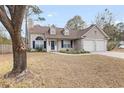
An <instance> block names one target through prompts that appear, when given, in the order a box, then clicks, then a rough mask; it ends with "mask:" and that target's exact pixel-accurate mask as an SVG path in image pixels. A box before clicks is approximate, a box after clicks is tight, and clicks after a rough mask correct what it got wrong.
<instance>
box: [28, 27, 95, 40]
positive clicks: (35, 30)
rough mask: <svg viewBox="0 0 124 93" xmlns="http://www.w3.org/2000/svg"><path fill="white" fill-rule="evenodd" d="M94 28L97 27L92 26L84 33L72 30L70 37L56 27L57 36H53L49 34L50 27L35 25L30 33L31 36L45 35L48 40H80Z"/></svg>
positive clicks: (84, 30) (62, 29)
mask: <svg viewBox="0 0 124 93" xmlns="http://www.w3.org/2000/svg"><path fill="white" fill-rule="evenodd" d="M93 26H95V25H91V26H90V27H88V28H86V29H83V30H82V31H74V30H71V31H69V35H64V34H63V31H64V28H58V27H56V34H55V35H51V34H50V33H49V30H50V28H49V27H48V26H40V25H35V26H33V27H32V28H30V29H29V33H30V34H44V35H45V37H46V38H57V39H79V38H81V36H82V35H84V34H85V33H86V32H88V31H89V30H90V29H91V28H92V27H93Z"/></svg>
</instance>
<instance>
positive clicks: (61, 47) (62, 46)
mask: <svg viewBox="0 0 124 93" xmlns="http://www.w3.org/2000/svg"><path fill="white" fill-rule="evenodd" d="M61 48H63V40H61Z"/></svg>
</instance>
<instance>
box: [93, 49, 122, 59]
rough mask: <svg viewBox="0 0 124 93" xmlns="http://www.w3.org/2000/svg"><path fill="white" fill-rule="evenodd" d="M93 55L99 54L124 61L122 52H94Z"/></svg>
mask: <svg viewBox="0 0 124 93" xmlns="http://www.w3.org/2000/svg"><path fill="white" fill-rule="evenodd" d="M92 54H99V55H104V56H110V57H117V58H122V59H124V53H122V52H113V51H106V52H94V53H92Z"/></svg>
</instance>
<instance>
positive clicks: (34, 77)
mask: <svg viewBox="0 0 124 93" xmlns="http://www.w3.org/2000/svg"><path fill="white" fill-rule="evenodd" d="M11 68H12V55H11V54H5V55H3V56H2V55H0V87H124V60H122V59H117V58H111V57H105V56H99V55H77V56H71V55H57V54H50V53H28V69H29V70H30V71H31V73H32V74H30V75H28V76H27V77H26V78H25V79H24V80H23V81H21V82H16V81H14V80H12V79H7V80H6V79H3V77H2V76H3V75H4V74H5V73H6V72H8V71H10V70H11Z"/></svg>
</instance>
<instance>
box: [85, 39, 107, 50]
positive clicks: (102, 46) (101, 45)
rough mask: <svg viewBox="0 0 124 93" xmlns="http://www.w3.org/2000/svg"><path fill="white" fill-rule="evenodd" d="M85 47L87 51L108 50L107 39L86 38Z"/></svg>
mask: <svg viewBox="0 0 124 93" xmlns="http://www.w3.org/2000/svg"><path fill="white" fill-rule="evenodd" d="M83 49H84V50H85V51H91V52H92V51H98V52H99V51H106V41H105V40H84V41H83Z"/></svg>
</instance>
